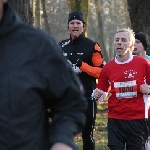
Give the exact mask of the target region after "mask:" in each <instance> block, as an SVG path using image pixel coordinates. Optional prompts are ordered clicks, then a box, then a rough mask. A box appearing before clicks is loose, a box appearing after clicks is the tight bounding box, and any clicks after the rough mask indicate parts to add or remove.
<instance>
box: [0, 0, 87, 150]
mask: <svg viewBox="0 0 150 150" xmlns="http://www.w3.org/2000/svg"><path fill="white" fill-rule="evenodd" d="M0 57H1V58H0V87H1V90H0V103H1V104H0V133H1V134H0V150H8V149H13V150H50V149H51V150H77V146H76V145H75V143H74V136H75V135H76V134H78V133H79V132H80V131H81V129H82V126H83V124H84V121H85V114H84V113H85V110H86V101H85V98H84V97H83V92H82V91H83V90H82V89H83V88H82V86H81V84H80V82H79V80H78V78H77V77H76V75H75V74H74V72H73V71H72V68H71V67H70V66H69V65H68V63H67V62H66V59H65V58H64V56H63V53H62V51H61V48H60V46H59V45H58V44H57V43H56V41H55V40H54V39H53V38H52V37H51V36H49V35H48V34H46V33H44V32H43V31H41V30H39V29H34V28H33V27H31V26H29V25H26V24H24V23H23V22H22V21H21V20H20V18H19V16H18V15H17V14H16V12H15V11H14V10H13V8H12V7H11V5H10V4H9V2H7V0H0ZM47 109H50V111H51V123H50V122H49V119H48V113H47V111H46V110H47Z"/></svg>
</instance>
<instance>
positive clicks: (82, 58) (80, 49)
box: [60, 11, 103, 150]
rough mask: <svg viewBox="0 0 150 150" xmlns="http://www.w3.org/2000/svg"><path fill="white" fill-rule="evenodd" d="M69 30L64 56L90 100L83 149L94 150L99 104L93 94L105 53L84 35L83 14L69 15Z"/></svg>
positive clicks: (63, 48) (62, 44)
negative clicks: (94, 132) (94, 133)
mask: <svg viewBox="0 0 150 150" xmlns="http://www.w3.org/2000/svg"><path fill="white" fill-rule="evenodd" d="M67 26H68V30H69V32H70V38H69V39H66V40H63V41H61V42H60V45H61V47H62V50H63V53H64V56H66V57H67V58H68V62H69V63H70V65H71V66H72V69H73V70H74V72H75V73H76V74H77V75H78V77H79V79H80V80H81V82H82V84H83V87H84V90H85V96H86V99H87V102H88V108H87V111H86V118H87V120H86V123H85V126H84V128H83V130H82V139H83V150H94V149H95V142H94V139H93V129H94V125H95V119H96V112H97V104H96V101H94V100H92V98H91V95H92V92H93V90H94V89H95V85H96V78H98V77H99V75H100V72H101V68H102V67H103V55H102V52H101V48H100V46H99V45H98V43H96V42H94V41H92V40H91V39H89V38H86V37H85V36H84V35H83V31H84V29H85V21H84V17H83V14H82V13H81V12H79V11H73V12H71V13H70V14H69V17H68V25H67Z"/></svg>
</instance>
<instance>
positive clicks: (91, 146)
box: [82, 100, 97, 150]
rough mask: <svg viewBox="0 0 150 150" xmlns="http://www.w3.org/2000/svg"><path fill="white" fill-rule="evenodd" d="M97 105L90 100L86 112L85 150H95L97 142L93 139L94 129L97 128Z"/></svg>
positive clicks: (83, 132)
mask: <svg viewBox="0 0 150 150" xmlns="http://www.w3.org/2000/svg"><path fill="white" fill-rule="evenodd" d="M96 112H97V104H96V102H95V101H92V100H88V108H87V111H86V117H87V119H86V123H85V126H84V128H83V130H82V139H83V150H95V141H94V138H93V129H94V126H95V119H96Z"/></svg>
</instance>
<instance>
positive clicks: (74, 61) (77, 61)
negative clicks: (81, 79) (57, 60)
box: [68, 54, 82, 67]
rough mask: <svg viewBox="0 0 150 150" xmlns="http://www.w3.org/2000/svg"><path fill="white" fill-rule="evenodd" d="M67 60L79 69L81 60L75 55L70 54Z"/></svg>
mask: <svg viewBox="0 0 150 150" xmlns="http://www.w3.org/2000/svg"><path fill="white" fill-rule="evenodd" d="M68 59H69V60H70V61H71V63H72V64H74V65H76V66H77V67H81V65H82V59H81V58H80V56H79V55H77V54H70V55H68Z"/></svg>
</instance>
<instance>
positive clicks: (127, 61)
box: [115, 54, 133, 64]
mask: <svg viewBox="0 0 150 150" xmlns="http://www.w3.org/2000/svg"><path fill="white" fill-rule="evenodd" d="M132 59H133V55H132V54H130V57H129V59H128V60H126V61H124V62H120V61H118V60H117V58H116V57H115V62H116V63H117V64H127V63H129V62H130V61H132Z"/></svg>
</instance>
